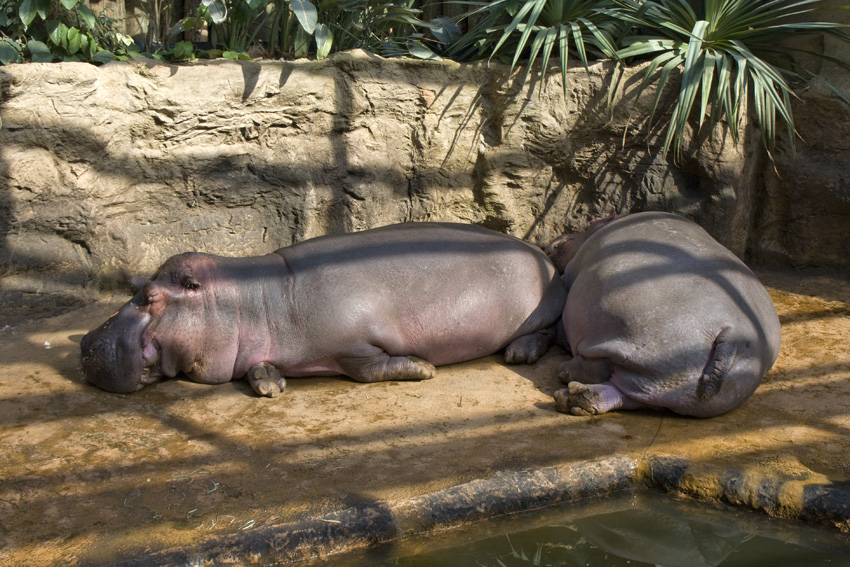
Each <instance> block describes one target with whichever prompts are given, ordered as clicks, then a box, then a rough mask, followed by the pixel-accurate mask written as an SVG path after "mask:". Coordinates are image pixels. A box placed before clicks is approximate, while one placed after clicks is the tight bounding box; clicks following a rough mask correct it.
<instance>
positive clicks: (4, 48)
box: [0, 37, 22, 65]
mask: <svg viewBox="0 0 850 567" xmlns="http://www.w3.org/2000/svg"><path fill="white" fill-rule="evenodd" d="M21 60H22V59H21V52H20V51H19V48H18V45H17V44H16V43H15V42H14V41H12V40H11V39H8V38H5V37H2V38H0V63H2V64H3V65H8V64H9V63H20V62H21Z"/></svg>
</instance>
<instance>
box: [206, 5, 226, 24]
mask: <svg viewBox="0 0 850 567" xmlns="http://www.w3.org/2000/svg"><path fill="white" fill-rule="evenodd" d="M202 4H203V5H204V6H206V8H207V10H208V12H209V16H210V19H211V20H212V22H213V23H214V24H220V23H221V22H223V21H224V20H226V19H227V6H225V4H224V2H222V0H202Z"/></svg>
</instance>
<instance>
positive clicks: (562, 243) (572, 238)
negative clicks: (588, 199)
mask: <svg viewBox="0 0 850 567" xmlns="http://www.w3.org/2000/svg"><path fill="white" fill-rule="evenodd" d="M621 216H622V215H618V214H617V213H613V212H612V213H611V214H609V215H608V216H607V217H603V218H598V219H594V220H592V221H591V222H590V225H589V226H588V227H587V230H585V231H584V232H578V233H575V234H562V235H561V236H559V237H558V238H556V239H555V240H553V241H552V243H551V244H549V246H547V247H546V250H545V252H546V255H547V256H548V257H549V259H550V260H552V263H553V264H554V265H555V268H557V269H558V272H560V273H562V274H563V273H564V270H565V269H566V268H567V264H569V263H570V260H572V259H573V258H574V257H575V255H576V254H577V253H578V251H579V248H581V245H582V244H584V242H585V241H586V240H587V239H588V238H589V237H590V235H592V234H593V233H595V232H596V231H598V230H599V229H600V228H602V227H604V226H606V225H607V224H608V223H610V222H611V221H613V220H617V219H618V218H620V217H621Z"/></svg>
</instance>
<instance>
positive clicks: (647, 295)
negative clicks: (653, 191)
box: [546, 212, 780, 417]
mask: <svg viewBox="0 0 850 567" xmlns="http://www.w3.org/2000/svg"><path fill="white" fill-rule="evenodd" d="M546 252H547V255H548V256H549V257H550V258H551V259H552V261H553V262H554V263H555V266H556V267H557V268H558V270H559V271H562V272H563V273H564V275H563V281H564V285H565V287H566V288H567V289H568V290H569V296H568V298H567V303H566V305H565V307H564V316H563V321H564V330H565V331H566V338H567V341H568V343H569V346H570V348H571V350H572V353H573V358H572V360H570V361H568V362H565V363H564V364H563V365H562V366H561V379H562V380H563V381H564V382H565V383H567V388H565V389H563V390H559V391H558V392H556V393H555V402H556V407H557V408H558V409H559V410H560V411H563V412H569V413H572V414H575V415H592V414H600V413H605V412H607V411H612V410H617V409H638V408H647V407H650V408H667V409H670V410H672V411H674V412H676V413H680V414H684V415H691V416H696V417H710V416H715V415H719V414H722V413H724V412H727V411H729V410H731V409H733V408H735V407H737V406H738V405H740V404H741V403H742V402H743V401H744V400H746V399H747V398H748V397H749V396H750V395H751V394H752V393H753V391H754V390H755V389H756V387H757V386H758V385H759V382H760V381H761V379H762V377H763V376H764V374H765V372H767V370H768V369H769V368H770V367H771V366H772V365H773V363H774V362H775V361H776V356H777V354H778V352H779V334H780V332H779V318H778V317H777V315H776V310H775V308H774V306H773V302H772V301H771V299H770V296H769V295H768V294H767V291H766V290H765V289H764V286H763V285H762V284H761V283H760V282H759V280H758V279H757V278H756V276H755V275H754V274H753V273H752V272H751V271H750V270H749V269H748V268H747V267H746V266H745V265H744V264H743V263H742V262H741V261H740V260H739V259H738V258H737V257H735V255H734V254H732V253H731V252H730V251H729V250H727V249H726V248H724V247H723V246H721V245H720V244H719V243H718V242H717V241H715V240H714V239H712V238H711V236H709V235H708V233H706V232H705V231H704V230H703V229H702V228H700V227H699V226H697V225H696V224H694V223H693V222H691V221H689V220H686V219H684V218H681V217H678V216H676V215H672V214H668V213H654V212H652V213H637V214H631V215H627V216H623V217H616V216H611V217H609V218H607V219H601V220H597V221H594V222H593V223H592V224H591V226H590V228H589V229H588V230H587V231H586V232H584V233H582V234H575V235H565V236H562V237H560V238H558V239H557V240H556V241H555V242H553V243H552V244H551V245H550V246H549V247H548V248H547V250H546Z"/></svg>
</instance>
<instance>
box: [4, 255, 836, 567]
mask: <svg viewBox="0 0 850 567" xmlns="http://www.w3.org/2000/svg"><path fill="white" fill-rule="evenodd" d="M758 273H759V275H760V277H761V278H762V280H763V281H764V282H765V283H766V285H767V286H768V288H769V290H770V292H771V296H772V297H773V299H774V302H775V304H776V306H777V310H778V312H779V315H780V318H781V320H782V325H783V338H782V340H783V343H782V349H781V352H780V355H779V359H778V360H777V362H776V365H775V366H774V368H773V369H772V370H771V371H770V372H769V374H768V375H767V377H766V378H765V380H764V382H763V384H762V386H761V387H760V388H759V389H758V390H757V391H756V393H755V394H754V395H753V397H752V398H751V399H750V400H749V401H748V402H746V403H745V404H744V405H743V406H742V407H740V408H738V409H737V410H735V411H732V412H730V413H728V414H726V415H723V416H720V417H717V418H713V419H709V420H697V419H688V418H680V417H676V416H674V415H671V414H662V413H651V412H633V413H612V414H607V415H603V416H598V417H591V418H580V417H573V416H568V415H563V414H559V413H557V412H555V411H554V408H553V404H552V399H551V395H552V393H553V391H554V390H555V389H556V388H558V387H559V386H560V384H559V381H558V378H557V367H558V364H559V363H560V362H561V361H563V360H565V359H566V357H567V356H568V355H566V354H565V353H564V352H562V351H560V350H557V349H555V350H553V351H552V352H550V353H549V354H548V355H546V357H544V359H543V360H541V361H540V362H538V363H537V364H535V365H533V366H507V365H504V364H502V363H501V362H500V358H499V357H498V356H492V357H488V358H486V359H482V360H478V361H474V362H470V363H466V364H459V365H455V366H451V367H443V368H440V369H438V373H437V376H436V377H435V378H434V379H432V380H429V381H425V382H407V383H380V384H358V383H355V382H352V381H350V380H347V379H343V378H303V379H293V380H290V381H289V389H288V390H287V392H286V393H285V394H284V395H283V396H281V397H278V398H275V399H261V398H257V397H255V396H254V395H253V394H252V393H251V391H250V389H249V388H248V386H247V385H246V384H244V383H242V382H236V383H229V384H225V385H221V386H204V385H199V384H193V383H190V382H186V381H183V380H172V381H167V382H163V383H159V384H156V385H154V386H149V387H147V388H145V389H144V390H142V391H140V392H137V393H134V394H131V395H115V394H109V393H106V392H103V391H100V390H97V389H96V388H94V387H92V386H89V385H87V384H86V383H85V382H84V381H83V380H82V377H81V373H80V369H79V342H80V339H81V337H82V336H83V334H85V332H87V331H88V330H90V329H92V328H94V327H96V326H97V325H99V324H100V323H102V322H103V321H104V320H105V319H106V318H107V317H108V316H109V315H110V314H111V313H112V312H113V311H114V310H115V309H116V307H117V306H118V305H120V304H121V303H123V302H124V301H125V300H126V298H125V297H114V298H102V299H101V300H100V301H98V302H96V303H93V304H91V305H88V306H85V307H82V308H77V309H75V310H72V311H69V312H66V313H64V314H61V315H56V316H51V317H39V318H36V319H29V320H26V318H25V317H24V318H21V317H18V316H16V317H15V318H13V319H7V320H6V321H4V319H3V311H2V309H0V449H2V451H0V564H2V565H5V566H10V567H11V566H19V565H20V566H23V565H26V566H30V565H32V566H48V565H59V564H62V565H68V564H75V563H80V564H92V565H97V564H108V563H116V562H122V561H124V562H126V561H128V560H129V559H133V560H136V561H141V563H143V559H144V558H145V557H149V556H150V554H155V553H157V552H159V551H162V550H166V551H167V550H172V549H180V550H184V551H186V550H188V552H191V550H195V549H200V546H201V545H202V544H204V543H205V542H209V541H211V540H212V541H215V540H216V538H218V539H219V540H222V538H224V539H227V540H228V541H236V540H238V539H239V538H249V539H250V534H251V533H264V534H267V533H272V532H274V530H275V529H277V527H278V526H286V525H292V524H294V523H296V524H297V523H298V522H302V523H303V521H305V520H308V519H310V518H322V517H324V518H334V517H341V516H339V514H342V513H344V512H345V511H346V510H350V509H364V507H365V508H368V506H370V505H375V504H376V503H389V504H393V503H403V502H414V501H416V502H418V500H416V499H417V498H420V499H421V498H422V497H424V496H425V495H429V494H433V493H440V491H446V490H447V489H451V488H452V487H457V486H459V485H464V484H465V483H470V482H472V481H475V480H476V479H484V480H486V479H492V478H497V477H498V478H508V477H506V476H505V475H522V474H531V473H533V471H538V470H541V469H547V470H558V471H570V470H571V469H572V468H574V467H575V468H576V470H578V469H580V468H581V467H582V466H585V465H584V464H583V463H586V462H587V461H593V460H597V459H604V458H609V457H612V456H616V457H617V458H622V459H625V460H627V461H630V462H635V463H646V462H648V461H649V460H652V459H656V461H653V462H662V461H663V462H668V461H669V462H683V463H687V464H688V467H691V468H690V470H691V471H693V472H692V474H691V473H688V474H679V476H678V481H681V483H682V487H684V488H687V490H685V492H688V493H690V494H691V495H693V496H697V497H705V498H711V497H719V494H720V493H719V492H718V491H717V487H716V486H715V485H712V481H710V480H705V479H706V478H708V477H705V478H703V477H701V476H700V473H699V472H698V471H700V470H709V469H716V470H731V469H735V470H737V471H739V473H740V474H743V475H744V476H745V477H746V475H747V474H750V473H752V474H756V475H758V478H768V477H769V478H773V479H781V480H783V483H781V484H780V485H777V486H780V488H779V489H777V490H779V491H780V492H782V493H783V494H784V496H783V497H782V498H784V500H782V502H780V504H779V505H776V506H773V507H772V508H771V507H770V506H761V507H762V508H765V509H768V508H769V510H768V511H770V512H771V513H774V514H776V515H786V516H791V517H794V516H795V514H796V513H797V512H799V510H797V509H795V505H794V502H795V496H794V493H795V492H794V491H795V490H797V491H798V492H799V491H802V490H803V488H801V487H803V486H804V485H807V484H813V485H817V486H818V487H819V489H820V490H822V489H829V488H830V487H837V488H841V487H843V486H844V483H848V482H850V435H848V433H849V432H850V280H848V277H847V274H841V273H828V272H812V271H792V270H780V271H775V270H761V271H759V272H758ZM15 313H16V314H17V315H20V313H21V310H20V309H17V310H16V311H15ZM657 459H660V460H661V461H657ZM665 459H666V461H665ZM552 467H554V468H552ZM548 468H552V469H548ZM529 471H530V472H529ZM652 471H653V469H651V467H650V469H649V473H646V472H645V471H644V473H642V474H644V475H646V474H648V477H652V476H653V472H652ZM741 471H744V472H743V473H741ZM747 471H749V472H747ZM753 471H755V472H753ZM680 472H681V471H680ZM559 474H560V473H559ZM657 474H658V475H659V476H662V474H661V473H660V472H659V473H657ZM500 475H501V476H500ZM510 478H519V477H516V476H514V477H510ZM650 480H652V479H651V478H650ZM795 483H796V484H795ZM715 484H716V483H715ZM685 485H687V486H685ZM795 487H796V488H795ZM786 493H788V494H786ZM726 499H727V500H728V499H729V498H728V496H727V497H726ZM750 504H751V505H752V506H753V507H760V506H758V505H755V504H753V503H752V502H751V503H750ZM756 504H757V503H756ZM334 514H337V516H334ZM846 517H850V516H846ZM324 521H326V522H331V523H332V522H338V520H324ZM832 524H833V525H834V526H836V527H837V528H839V529H843V530H845V531H850V525H848V522H847V521H846V520H841V518H839V519H837V520H835V521H833V522H832ZM342 547H345V545H337V546H336V548H334V547H333V546H330V547H327V548H324V549H322V548H319V547H317V548H316V549H315V550H314V552H315V553H325V552H327V551H329V550H332V549H339V548H342ZM188 552H187V553H188ZM140 558H141V559H140ZM252 561H254V560H251V559H248V558H246V559H245V561H244V564H252ZM258 561H259V560H258Z"/></svg>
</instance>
